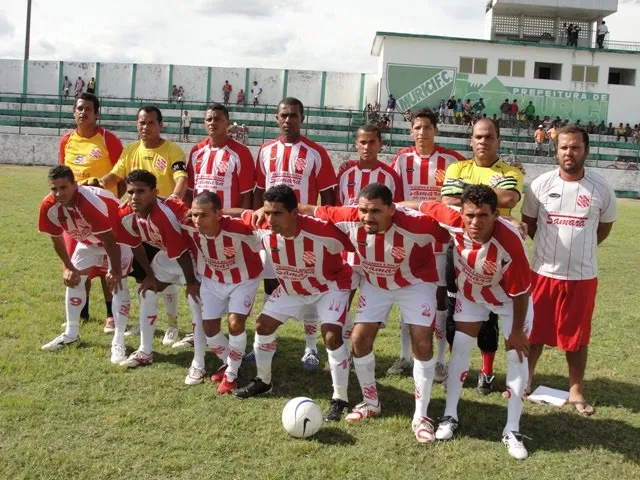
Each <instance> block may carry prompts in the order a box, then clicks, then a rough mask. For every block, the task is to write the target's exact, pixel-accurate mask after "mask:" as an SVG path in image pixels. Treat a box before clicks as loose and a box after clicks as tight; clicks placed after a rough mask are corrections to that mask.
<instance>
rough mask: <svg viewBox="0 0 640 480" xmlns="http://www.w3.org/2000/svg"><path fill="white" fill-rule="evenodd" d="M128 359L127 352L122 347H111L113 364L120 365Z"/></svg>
mask: <svg viewBox="0 0 640 480" xmlns="http://www.w3.org/2000/svg"><path fill="white" fill-rule="evenodd" d="M126 359H127V352H126V351H125V349H124V347H123V346H122V345H111V363H113V364H114V365H120V363H122V362H124V361H125V360H126Z"/></svg>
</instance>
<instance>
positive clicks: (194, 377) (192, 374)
mask: <svg viewBox="0 0 640 480" xmlns="http://www.w3.org/2000/svg"><path fill="white" fill-rule="evenodd" d="M205 376H206V372H205V370H204V368H200V367H193V366H192V367H191V368H190V369H189V373H188V374H187V376H186V377H185V378H184V384H185V385H200V384H201V383H202V382H204V377H205Z"/></svg>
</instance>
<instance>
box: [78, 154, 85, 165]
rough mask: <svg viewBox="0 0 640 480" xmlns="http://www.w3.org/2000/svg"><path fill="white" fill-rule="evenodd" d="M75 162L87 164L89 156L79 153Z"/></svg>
mask: <svg viewBox="0 0 640 480" xmlns="http://www.w3.org/2000/svg"><path fill="white" fill-rule="evenodd" d="M75 163H76V165H86V163H87V157H85V156H84V155H77V156H76V162H75Z"/></svg>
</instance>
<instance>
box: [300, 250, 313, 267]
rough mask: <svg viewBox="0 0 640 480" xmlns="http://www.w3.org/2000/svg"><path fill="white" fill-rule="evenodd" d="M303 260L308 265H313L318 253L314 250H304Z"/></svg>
mask: <svg viewBox="0 0 640 480" xmlns="http://www.w3.org/2000/svg"><path fill="white" fill-rule="evenodd" d="M302 260H303V261H304V264H305V265H306V266H307V267H313V266H314V265H315V264H316V255H315V254H314V253H313V252H303V254H302Z"/></svg>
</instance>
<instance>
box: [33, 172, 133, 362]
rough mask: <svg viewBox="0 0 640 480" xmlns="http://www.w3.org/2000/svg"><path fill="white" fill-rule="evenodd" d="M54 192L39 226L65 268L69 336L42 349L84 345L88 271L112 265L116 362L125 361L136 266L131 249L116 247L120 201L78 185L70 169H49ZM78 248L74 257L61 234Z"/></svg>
mask: <svg viewBox="0 0 640 480" xmlns="http://www.w3.org/2000/svg"><path fill="white" fill-rule="evenodd" d="M49 189H50V190H51V192H50V193H49V195H47V197H45V199H44V200H43V201H42V204H41V205H40V217H39V222H38V227H39V230H40V232H42V233H48V234H49V235H50V236H51V242H52V243H53V248H54V250H55V252H56V254H57V255H58V257H59V258H60V260H61V261H62V263H63V265H64V269H63V280H64V284H65V286H66V287H67V289H66V300H65V301H66V320H67V321H66V324H65V331H64V333H63V334H62V335H59V336H58V337H56V338H55V339H53V340H52V341H51V342H49V343H47V344H45V345H43V346H42V350H49V351H53V350H59V349H61V348H63V347H64V346H66V345H70V344H77V343H79V342H80V336H79V328H80V312H81V311H82V308H83V307H84V304H85V302H86V299H87V291H86V288H85V283H86V281H87V278H88V276H89V272H90V271H91V270H92V269H93V268H95V267H99V266H101V265H102V264H103V262H105V261H106V262H107V265H108V267H107V274H106V283H107V286H108V288H109V290H111V291H113V302H114V304H115V305H114V306H115V308H114V315H115V317H116V318H115V326H114V329H115V334H114V336H113V341H112V346H111V362H112V363H119V362H120V361H122V360H123V359H124V330H125V328H126V325H127V319H128V317H129V305H130V298H129V290H128V287H127V279H126V276H127V274H128V273H129V269H130V267H131V261H132V255H131V249H130V248H128V247H124V246H120V245H118V244H117V243H116V233H114V232H118V231H119V230H118V228H117V209H118V204H119V201H118V198H117V197H116V196H115V195H114V194H113V193H111V192H108V191H106V190H103V189H100V188H94V187H84V186H80V185H78V184H77V183H76V180H75V178H74V176H73V171H72V170H71V168H69V167H67V166H63V165H58V166H57V167H53V168H52V169H51V170H49ZM63 233H66V234H67V235H69V236H70V237H71V238H73V239H74V240H75V241H76V242H77V243H76V246H75V248H74V251H73V254H72V255H71V256H69V254H68V253H67V248H66V246H65V242H64V240H63V238H62V234H63Z"/></svg>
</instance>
